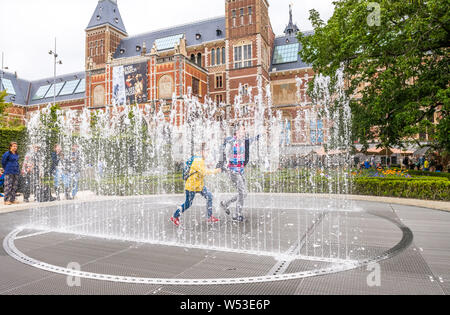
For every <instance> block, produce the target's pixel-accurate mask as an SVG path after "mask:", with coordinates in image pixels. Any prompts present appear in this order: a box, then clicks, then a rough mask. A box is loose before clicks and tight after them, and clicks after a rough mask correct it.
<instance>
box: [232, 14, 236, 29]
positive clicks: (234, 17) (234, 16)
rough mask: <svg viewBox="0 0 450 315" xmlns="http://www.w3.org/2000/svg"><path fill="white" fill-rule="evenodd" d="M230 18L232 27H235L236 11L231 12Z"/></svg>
mask: <svg viewBox="0 0 450 315" xmlns="http://www.w3.org/2000/svg"><path fill="white" fill-rule="evenodd" d="M232 16H233V27H236V10H233V11H232Z"/></svg>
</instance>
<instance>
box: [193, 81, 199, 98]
mask: <svg viewBox="0 0 450 315" xmlns="http://www.w3.org/2000/svg"><path fill="white" fill-rule="evenodd" d="M192 94H194V95H198V94H200V81H199V80H198V79H196V78H192Z"/></svg>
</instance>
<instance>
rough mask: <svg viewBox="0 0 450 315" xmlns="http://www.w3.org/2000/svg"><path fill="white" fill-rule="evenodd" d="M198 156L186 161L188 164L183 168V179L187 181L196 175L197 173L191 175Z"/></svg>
mask: <svg viewBox="0 0 450 315" xmlns="http://www.w3.org/2000/svg"><path fill="white" fill-rule="evenodd" d="M196 158H197V157H196V156H192V157H191V158H190V159H189V160H187V161H186V164H185V165H184V168H183V179H184V180H185V181H186V180H188V179H189V177H191V176H192V175H194V174H195V173H197V172H194V173H192V174H191V167H192V163H194V160H195V159H196Z"/></svg>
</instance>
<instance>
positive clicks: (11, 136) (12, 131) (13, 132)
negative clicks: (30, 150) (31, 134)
mask: <svg viewBox="0 0 450 315" xmlns="http://www.w3.org/2000/svg"><path fill="white" fill-rule="evenodd" d="M10 142H17V144H18V145H19V154H20V156H21V158H23V157H24V156H23V155H24V153H25V152H26V143H27V130H26V128H25V127H24V126H21V127H17V128H0V155H3V153H5V152H6V151H8V148H9V143H10Z"/></svg>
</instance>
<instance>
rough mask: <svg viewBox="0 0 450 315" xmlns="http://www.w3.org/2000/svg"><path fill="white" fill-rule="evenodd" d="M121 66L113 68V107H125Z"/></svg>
mask: <svg viewBox="0 0 450 315" xmlns="http://www.w3.org/2000/svg"><path fill="white" fill-rule="evenodd" d="M124 77H125V75H124V69H123V66H120V67H114V68H113V96H112V103H113V104H114V105H118V106H121V105H125V100H126V95H125V80H124Z"/></svg>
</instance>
